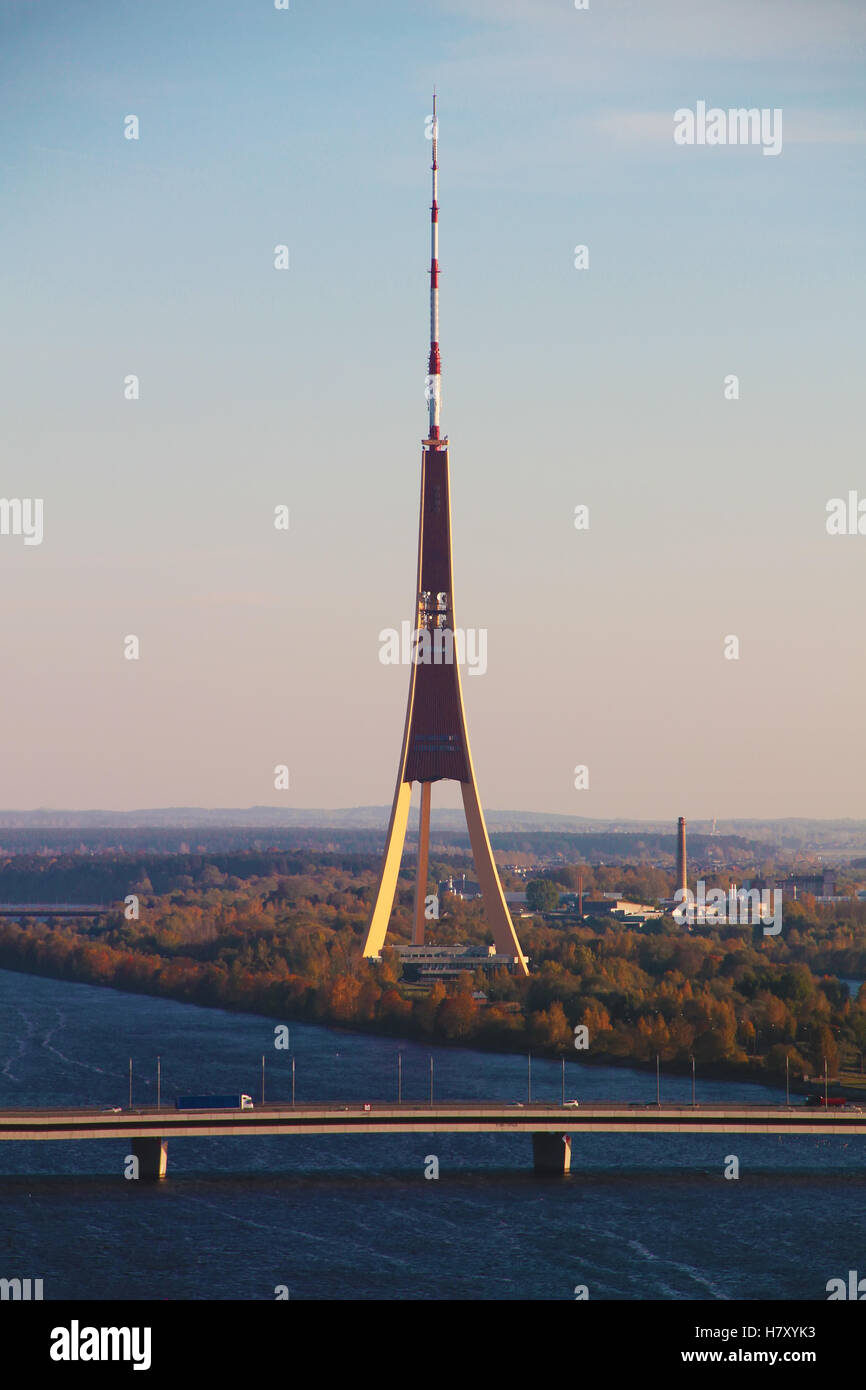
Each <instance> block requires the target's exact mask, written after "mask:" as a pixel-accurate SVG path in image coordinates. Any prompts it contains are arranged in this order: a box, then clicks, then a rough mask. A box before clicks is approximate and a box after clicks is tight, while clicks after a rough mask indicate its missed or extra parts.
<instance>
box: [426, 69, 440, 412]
mask: <svg viewBox="0 0 866 1390" xmlns="http://www.w3.org/2000/svg"><path fill="white" fill-rule="evenodd" d="M438 134H439V129H438V122H437V119H436V89H435V87H434V89H433V126H432V130H431V139H432V141H433V163H432V165H431V168H432V170H433V202H432V204H431V206H430V357H429V359H428V361H427V400H428V403H429V407H430V433H429V437H430V439H438V438H439V398H440V391H441V381H442V363H441V360H440V357H439V204H438V202H437V200H436V194H437V192H438V172H439V163H438V160H437V158H436V145H437V139H438Z"/></svg>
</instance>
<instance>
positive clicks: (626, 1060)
mask: <svg viewBox="0 0 866 1390" xmlns="http://www.w3.org/2000/svg"><path fill="white" fill-rule="evenodd" d="M6 945H8V943H3V944H2V945H0V968H2V969H4V970H8V971H10V972H12V973H14V974H20V975H24V976H27V975H32V976H36V977H42V978H46V979H53V980H60V981H67V980H68V981H70V982H73V983H78V984H88V985H95V986H97V987H99V988H104V989H110V990H113V991H118V992H122V993H131V994H140V995H145V996H147V997H150V998H154V999H171V1000H174V1001H175V1002H177V1003H183V1004H192V1005H195V1006H196V1007H198V1008H203V1009H210V1010H223V1011H226V1012H229V1013H245V1014H257V1015H259V1016H260V1017H262V1018H267V1019H273V1020H276V1021H278V1022H280V1023H285V1024H293V1023H294V1024H297V1023H313V1024H318V1025H322V1026H325V1027H329V1028H333V1029H337V1030H343V1031H346V1032H351V1033H361V1034H366V1035H368V1036H370V1037H373V1038H381V1039H387V1038H394V1037H398V1038H405V1039H407V1040H409V1041H411V1042H414V1043H427V1044H429V1045H435V1046H436V1047H445V1048H454V1049H464V1050H465V1049H467V1048H468V1049H470V1050H471V1051H475V1052H479V1053H489V1054H498V1055H500V1056H514V1055H517V1056H526V1055H527V1054H530V1055H531V1056H533V1057H537V1058H544V1059H547V1060H556V1059H560V1058H562V1057H566V1058H567V1060H568V1061H569V1062H570V1063H574V1062H578V1063H579V1064H580V1065H581V1066H585V1067H586V1068H587V1069H589V1070H596V1069H602V1068H615V1069H617V1070H622V1071H635V1072H641V1073H649V1074H654V1073H655V1071H656V1062H655V1060H654V1059H653V1060H647V1059H645V1058H636V1057H630V1056H611V1055H608V1054H606V1053H604V1052H603V1051H602V1050H601V1049H597V1050H596V1051H595V1052H592V1051H591V1050H589V1049H587V1050H585V1051H579V1050H576V1049H575V1048H574V1047H573V1046H572V1047H569V1048H566V1047H556V1046H544V1045H543V1044H538V1043H537V1042H536V1043H534V1044H532V1043H530V1042H529V1040H528V1039H527V1037H526V1032H525V1030H521V1031H520V1032H519V1033H518V1032H517V1031H516V1030H513V1029H512V1030H510V1031H509V1033H508V1034H506V1035H504V1036H503V1035H499V1034H494V1035H493V1036H489V1035H487V1036H486V1035H485V1034H484V1033H482V1034H480V1035H477V1034H476V1035H473V1036H472V1037H471V1038H447V1037H442V1036H436V1035H435V1034H431V1033H430V1032H428V1031H426V1030H424V1029H422V1028H420V1027H418V1026H417V1023H415V1026H413V1022H414V1020H413V1016H412V1015H405V1016H403V1017H402V1018H401V1019H399V1020H397V1019H394V1020H393V1021H383V1020H381V1019H379V1020H376V1019H374V1020H358V1019H353V1020H352V1022H351V1024H349V1023H347V1021H346V1020H345V1019H343V1018H341V1017H339V1016H337V1015H335V1014H334V1013H332V1012H330V1013H329V1012H328V1011H326V1010H325V1009H324V1008H323V1007H322V1001H321V999H318V1000H317V1001H316V1003H315V1007H314V1008H313V1009H310V1008H307V1009H305V1010H303V1011H300V1010H297V1009H296V1010H290V1009H287V1008H286V1007H284V1006H282V1005H281V1004H280V1003H279V1002H278V1001H275V1000H273V999H272V998H269V997H262V998H260V999H256V998H255V997H247V998H245V999H243V1000H239V999H238V1000H234V999H226V998H206V997H201V996H203V995H206V994H208V993H209V992H210V990H211V989H212V988H213V982H210V983H208V982H207V981H205V980H202V979H201V978H198V979H189V978H187V976H186V974H184V977H183V978H177V974H176V972H175V975H174V976H172V974H171V973H170V972H169V971H168V970H166V971H160V970H157V971H156V972H155V973H154V974H152V975H149V976H148V978H147V979H146V980H142V979H139V980H137V981H136V980H133V979H129V978H128V977H127V973H128V972H123V974H124V978H116V979H106V978H104V977H103V978H96V975H97V973H99V974H100V975H104V972H96V971H95V970H94V965H93V962H92V961H90V960H88V959H87V958H86V956H85V958H83V959H82V958H81V957H79V958H78V959H77V960H75V959H69V960H66V961H64V962H63V963H62V967H61V966H60V965H59V963H58V964H56V968H52V966H51V963H50V962H42V963H41V964H40V965H39V966H38V968H37V967H34V965H33V964H31V963H25V962H22V961H20V960H19V961H15V960H14V959H10V953H9V951H8V950H6V949H3V947H5V946H6ZM78 949H79V950H81V948H78ZM118 973H120V972H118ZM196 985H197V986H198V987H197V988H196ZM262 993H263V995H270V994H271V993H272V988H271V987H270V986H268V987H267V989H266V990H263V991H262ZM197 996H198V997H197ZM660 1070H661V1072H662V1074H663V1075H666V1076H677V1077H689V1076H690V1075H691V1064H690V1062H687V1063H683V1062H682V1061H680V1060H678V1059H675V1058H668V1059H665V1060H662V1062H661V1068H660ZM696 1070H697V1075H698V1076H699V1077H700V1078H701V1079H702V1080H713V1081H720V1082H739V1083H745V1084H751V1085H756V1086H764V1087H766V1086H782V1087H784V1085H785V1073H784V1069H783V1070H782V1073H781V1076H780V1075H778V1074H777V1073H775V1072H773V1071H771V1070H769V1069H768V1068H766V1067H765V1066H763V1065H762V1062H761V1059H760V1058H753V1059H750V1061H749V1062H747V1063H733V1062H724V1061H716V1062H703V1063H702V1064H701V1065H700V1066H699V1067H698V1068H697V1069H696ZM789 1089H790V1092H791V1094H794V1095H808V1094H813V1093H815V1092H816V1091H818V1090H820V1086H818V1085H817V1084H813V1083H811V1082H804V1080H803V1078H802V1075H801V1076H799V1077H797V1076H794V1075H791V1076H790V1078H789ZM838 1090H839V1086H838V1084H837V1083H836V1082H833V1083H831V1086H830V1091H831V1094H832V1093H836V1092H838Z"/></svg>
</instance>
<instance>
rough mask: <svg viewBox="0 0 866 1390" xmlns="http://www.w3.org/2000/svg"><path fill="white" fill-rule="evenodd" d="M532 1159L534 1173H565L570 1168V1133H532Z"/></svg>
mask: <svg viewBox="0 0 866 1390" xmlns="http://www.w3.org/2000/svg"><path fill="white" fill-rule="evenodd" d="M532 1159H533V1163H534V1164H535V1171H536V1173H567V1172H569V1170H570V1169H571V1135H570V1134H533V1136H532Z"/></svg>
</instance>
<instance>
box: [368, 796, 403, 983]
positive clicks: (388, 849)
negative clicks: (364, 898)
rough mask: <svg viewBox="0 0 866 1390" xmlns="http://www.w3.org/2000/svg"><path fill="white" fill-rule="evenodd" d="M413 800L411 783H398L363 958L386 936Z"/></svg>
mask: <svg viewBox="0 0 866 1390" xmlns="http://www.w3.org/2000/svg"><path fill="white" fill-rule="evenodd" d="M411 800H412V783H411V782H402V781H400V782H398V783H397V790H396V791H395V792H394V805H393V806H392V807H391V820H390V822H389V824H388V839H387V840H386V842H385V858H384V860H383V862H382V874H381V877H380V879H379V891H378V893H377V894H376V904H375V906H374V908H373V915H372V917H371V918H370V925H369V927H368V928H367V939H366V941H365V942H364V955H365V956H378V955H379V953H380V952H381V950H382V947H383V945H384V943H385V933H386V932H387V930H388V923H389V921H390V920H391V909H392V907H393V906H394V894H395V893H396V891H397V878H398V876H399V873H400V860H401V859H402V857H403V844H404V842H405V839H406V826H407V825H408V823H409V803H410V802H411Z"/></svg>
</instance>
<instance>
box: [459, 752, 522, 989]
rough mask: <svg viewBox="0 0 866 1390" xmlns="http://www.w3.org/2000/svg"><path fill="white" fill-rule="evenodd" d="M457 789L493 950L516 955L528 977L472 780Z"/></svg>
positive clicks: (520, 966)
mask: <svg viewBox="0 0 866 1390" xmlns="http://www.w3.org/2000/svg"><path fill="white" fill-rule="evenodd" d="M460 790H461V792H462V793H463V809H464V811H465V812H466V825H467V828H468V830H469V842H470V844H471V845H472V858H473V859H474V861H475V872H476V873H477V874H478V883H479V886H480V888H481V900H482V902H483V904H484V916H485V917H486V918H487V923H488V925H489V927H490V929H491V931H492V932H493V940H494V942H495V943H496V950H497V951H498V952H499V953H500V954H501V955H505V956H516V957H517V961H518V966H517V968H518V970H520V971H521V973H522V974H524V975H528V974H529V967H528V966H527V964H526V957H525V956H524V954H523V952H522V951H521V949H520V942H519V941H518V940H517V932H516V931H515V930H514V923H513V922H512V920H511V913H510V912H509V911H508V904H507V903H506V901H505V895H504V893H503V892H502V884H501V883H500V882H499V874H498V873H497V872H496V864H495V862H494V859H493V850H492V849H491V848H490V839H489V837H488V834H487V826H486V825H485V824H484V812H483V811H482V809H481V801H480V799H479V796H478V788H477V787H476V785H475V780H474V777H473V780H472V781H471V782H461V783H460Z"/></svg>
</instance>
